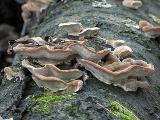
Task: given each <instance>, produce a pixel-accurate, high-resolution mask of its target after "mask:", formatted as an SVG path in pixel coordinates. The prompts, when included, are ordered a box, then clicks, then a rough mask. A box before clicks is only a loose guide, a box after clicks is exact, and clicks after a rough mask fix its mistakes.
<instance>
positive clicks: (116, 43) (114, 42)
mask: <svg viewBox="0 0 160 120" xmlns="http://www.w3.org/2000/svg"><path fill="white" fill-rule="evenodd" d="M106 44H107V45H111V46H112V47H113V48H117V47H119V46H122V45H124V44H125V41H124V40H106Z"/></svg>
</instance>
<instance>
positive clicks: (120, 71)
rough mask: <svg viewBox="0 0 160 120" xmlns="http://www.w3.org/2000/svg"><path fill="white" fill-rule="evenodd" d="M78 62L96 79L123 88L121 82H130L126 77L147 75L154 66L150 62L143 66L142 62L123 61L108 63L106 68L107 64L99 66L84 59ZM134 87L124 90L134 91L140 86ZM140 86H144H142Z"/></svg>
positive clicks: (152, 70)
mask: <svg viewBox="0 0 160 120" xmlns="http://www.w3.org/2000/svg"><path fill="white" fill-rule="evenodd" d="M79 63H80V64H81V65H82V66H84V67H85V69H86V70H88V71H90V72H91V73H92V74H93V76H95V77H96V78H97V79H98V80H100V81H102V82H104V83H106V84H115V85H116V86H121V87H122V88H124V86H123V84H124V85H126V84H128V82H130V80H129V79H128V78H129V77H142V76H148V75H151V74H152V73H153V72H154V66H153V65H152V64H147V65H145V66H144V65H142V64H141V65H139V64H134V63H133V62H132V63H131V62H125V64H124V63H117V64H116V65H110V67H108V68H107V66H100V65H98V64H96V63H94V62H91V61H88V60H84V59H80V60H79ZM113 64H115V63H113ZM122 83H123V84H122ZM137 83H138V82H136V84H137ZM132 87H133V86H132ZM135 87H136V88H135ZM135 87H134V89H133V90H132V89H131V87H130V88H128V89H127V88H125V89H124V90H126V91H135V89H137V87H141V86H140V84H139V86H138V85H137V86H135ZM142 88H144V87H143V86H142Z"/></svg>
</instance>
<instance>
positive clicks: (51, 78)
mask: <svg viewBox="0 0 160 120" xmlns="http://www.w3.org/2000/svg"><path fill="white" fill-rule="evenodd" d="M22 66H23V67H25V68H27V69H28V70H29V71H30V72H31V73H32V78H33V80H34V81H35V82H36V84H37V85H38V86H39V87H43V88H46V89H49V90H51V91H52V92H57V91H67V92H76V91H78V90H80V89H81V87H82V85H83V82H82V81H81V80H75V79H78V78H80V77H81V76H82V75H83V72H82V71H80V70H78V69H71V70H60V69H59V68H57V67H56V66H54V65H51V64H46V65H45V66H44V67H34V66H33V65H31V64H30V63H29V61H27V60H23V61H22ZM68 81H69V82H68Z"/></svg>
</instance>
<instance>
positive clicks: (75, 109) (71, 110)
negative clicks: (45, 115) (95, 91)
mask: <svg viewBox="0 0 160 120" xmlns="http://www.w3.org/2000/svg"><path fill="white" fill-rule="evenodd" d="M80 105H81V103H80V102H79V101H74V102H72V103H71V104H66V105H65V106H64V112H66V113H67V114H68V115H69V116H72V117H76V118H79V119H81V120H86V119H87V114H86V113H85V112H84V111H83V110H81V109H80Z"/></svg>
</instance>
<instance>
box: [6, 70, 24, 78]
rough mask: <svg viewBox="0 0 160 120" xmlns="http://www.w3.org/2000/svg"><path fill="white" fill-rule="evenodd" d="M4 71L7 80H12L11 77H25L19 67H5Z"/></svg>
mask: <svg viewBox="0 0 160 120" xmlns="http://www.w3.org/2000/svg"><path fill="white" fill-rule="evenodd" d="M4 73H5V76H6V79H7V80H12V79H13V78H19V79H20V80H23V79H24V78H25V75H24V73H23V71H22V70H20V69H15V68H11V67H5V68H4Z"/></svg>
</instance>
